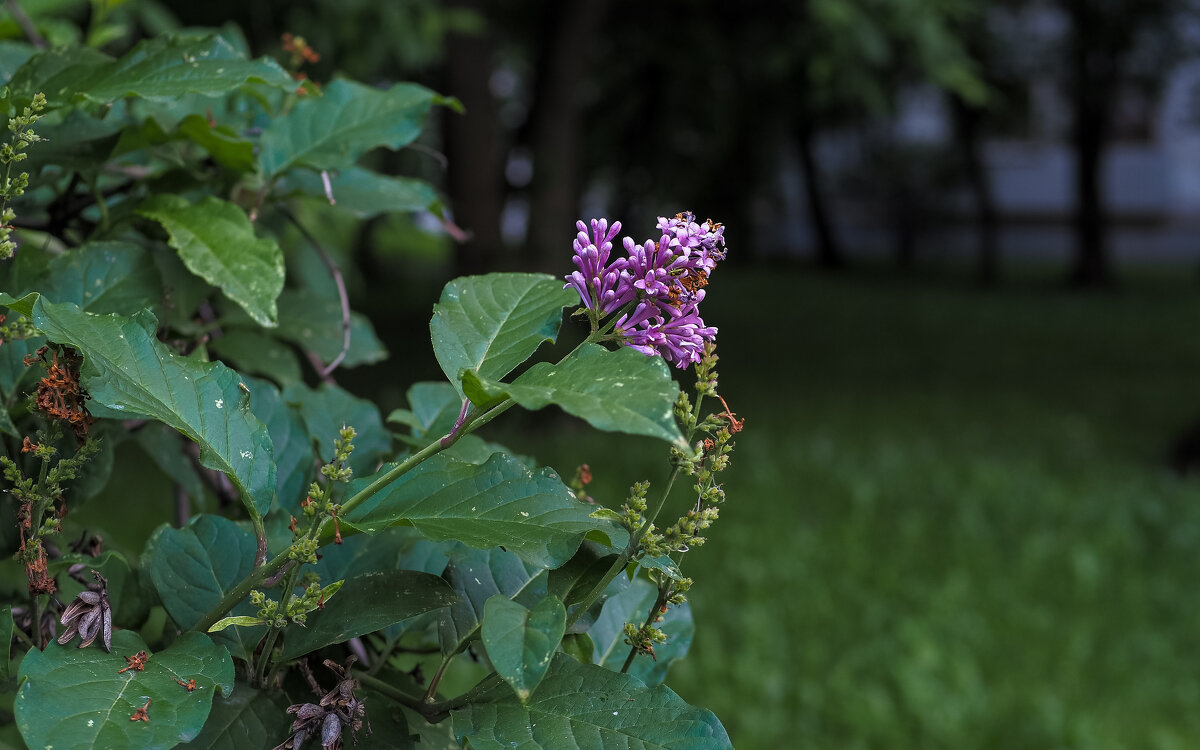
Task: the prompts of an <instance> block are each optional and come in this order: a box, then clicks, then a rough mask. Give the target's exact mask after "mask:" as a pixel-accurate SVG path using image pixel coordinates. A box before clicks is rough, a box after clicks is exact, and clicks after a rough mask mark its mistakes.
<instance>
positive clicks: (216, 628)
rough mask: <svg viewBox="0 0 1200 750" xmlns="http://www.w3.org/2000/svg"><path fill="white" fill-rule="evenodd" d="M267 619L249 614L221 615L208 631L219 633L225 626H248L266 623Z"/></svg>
mask: <svg viewBox="0 0 1200 750" xmlns="http://www.w3.org/2000/svg"><path fill="white" fill-rule="evenodd" d="M266 624H267V621H266V620H264V619H263V618H261V617H251V616H250V615H234V616H232V617H222V618H221V619H220V620H217V621H216V622H214V623H213V625H212V627H211V628H209V629H208V632H210V633H220V632H221V631H222V630H224V629H225V628H229V627H233V626H235V625H236V626H237V627H241V628H250V627H254V626H255V625H266Z"/></svg>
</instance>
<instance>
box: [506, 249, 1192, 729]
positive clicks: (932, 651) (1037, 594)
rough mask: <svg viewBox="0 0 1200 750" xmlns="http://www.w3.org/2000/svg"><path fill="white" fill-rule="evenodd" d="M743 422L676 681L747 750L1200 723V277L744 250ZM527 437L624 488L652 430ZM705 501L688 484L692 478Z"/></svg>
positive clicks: (740, 276)
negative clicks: (755, 268) (827, 269)
mask: <svg viewBox="0 0 1200 750" xmlns="http://www.w3.org/2000/svg"><path fill="white" fill-rule="evenodd" d="M705 305H706V308H707V309H706V313H705V317H706V319H707V320H708V321H709V322H711V323H713V324H715V325H718V326H719V327H720V328H721V334H720V338H719V341H720V343H721V349H720V352H721V354H722V364H723V365H724V366H723V368H722V370H721V371H722V386H723V387H722V392H723V393H724V394H725V395H726V397H727V398H728V399H729V400H730V404H731V406H733V408H734V409H735V410H737V412H738V413H739V414H740V415H742V416H745V417H746V418H747V419H748V422H747V427H746V430H745V432H743V433H742V434H741V435H740V436H739V440H738V451H737V453H736V454H735V456H734V465H733V467H732V468H731V469H730V470H729V472H728V473H727V476H726V482H727V487H726V488H727V491H728V497H729V500H728V502H727V505H726V507H725V508H724V509H723V515H722V519H721V522H720V523H719V524H718V525H717V526H716V527H715V528H714V530H713V534H712V541H711V542H710V544H709V545H708V546H706V547H704V548H702V549H699V550H697V551H696V552H693V553H690V554H689V555H688V558H687V559H686V560H685V572H687V573H688V574H689V575H691V576H692V577H694V578H695V579H696V586H695V588H694V589H693V594H692V603H693V606H694V608H695V614H696V619H697V623H698V628H697V635H696V641H695V645H694V647H693V650H692V653H691V655H690V656H689V657H688V658H687V659H686V660H684V661H683V662H680V663H678V664H677V665H676V666H675V667H674V668H673V669H672V671H671V674H670V676H669V678H668V681H669V683H670V684H672V685H673V686H674V687H675V689H676V690H677V691H678V692H680V693H681V694H682V695H683V696H684V697H685V698H686V699H688V700H689V701H691V702H694V703H697V704H700V705H704V706H707V707H709V708H711V709H713V710H714V711H716V712H717V714H718V715H719V716H720V717H721V718H722V720H723V721H724V723H725V725H726V727H727V728H728V729H729V731H730V734H731V735H732V737H733V739H734V742H735V744H736V745H737V746H738V747H739V748H743V749H745V748H783V747H787V748H793V747H795V748H830V749H836V750H846V749H852V748H888V749H889V750H900V749H902V748H922V749H928V748H972V749H974V748H1006V749H1008V748H1039V749H1041V748H1081V749H1084V748H1086V749H1088V750H1091V749H1095V750H1107V749H1109V748H1112V749H1115V748H1194V747H1197V746H1198V745H1200V711H1197V710H1196V706H1197V705H1198V704H1200V594H1198V593H1197V590H1196V586H1197V582H1198V581H1200V554H1198V551H1200V485H1198V484H1197V482H1200V480H1198V479H1185V478H1181V477H1179V476H1177V475H1175V474H1174V473H1173V472H1171V470H1169V469H1168V468H1167V466H1166V455H1167V453H1168V447H1169V445H1170V443H1171V440H1172V437H1173V436H1174V435H1175V434H1176V433H1177V432H1178V431H1180V430H1182V429H1183V428H1185V427H1186V426H1187V425H1188V424H1189V423H1191V422H1192V421H1193V420H1200V388H1197V383H1198V381H1200V336H1198V335H1197V332H1198V330H1200V327H1198V326H1197V323H1198V322H1200V289H1195V288H1193V287H1192V286H1191V285H1190V284H1189V283H1185V282H1184V281H1182V280H1181V281H1178V282H1173V283H1167V282H1163V281H1161V280H1153V279H1151V280H1143V281H1141V282H1136V283H1131V284H1130V285H1129V286H1127V287H1126V288H1124V289H1123V290H1121V291H1119V292H1116V293H1111V292H1110V293H1100V294H1077V293H1070V292H1067V291H1065V290H1060V289H1058V288H1053V287H1050V286H1049V285H1044V284H1037V283H1032V282H1030V283H1025V284H1022V285H1020V286H1019V287H1017V288H1013V289H1009V290H1006V291H1001V292H992V293H989V292H979V291H975V290H972V289H969V288H968V286H967V285H966V284H965V283H960V282H957V281H952V280H940V281H938V280H934V281H929V280H924V281H920V280H918V281H903V280H901V281H897V280H888V279H883V278H872V277H861V276H859V277H850V278H845V279H828V278H820V277H813V276H811V275H801V274H798V273H773V272H747V271H741V272H734V271H732V270H731V271H729V272H726V271H725V269H722V274H721V275H720V276H719V277H717V278H716V279H714V283H713V285H712V286H711V287H710V296H709V299H708V301H706V303H705ZM519 426H520V425H519V424H514V423H510V425H509V426H508V429H507V430H505V428H504V426H503V425H502V426H501V430H502V431H503V432H505V433H506V434H505V435H504V438H505V439H507V440H508V441H509V442H510V443H513V444H514V447H515V448H517V449H524V450H528V451H530V452H534V453H536V454H537V455H539V457H541V458H543V459H544V460H546V461H547V462H548V463H552V464H554V465H556V466H558V468H559V469H560V470H561V471H563V472H565V473H569V472H570V471H571V468H572V467H573V466H574V465H576V464H578V463H580V462H582V461H587V462H588V463H589V464H590V465H591V467H592V469H593V471H594V473H595V474H596V475H597V481H596V484H595V485H594V486H595V487H596V494H597V496H599V497H601V498H603V499H604V500H605V501H606V502H610V503H614V504H619V502H620V498H621V495H622V493H623V488H624V487H625V486H626V485H627V484H628V483H629V482H631V481H633V480H634V479H636V478H638V477H639V476H643V475H645V476H649V477H650V478H652V479H653V478H660V477H661V476H662V475H663V473H664V470H663V468H662V463H663V453H662V450H661V448H660V447H659V446H656V445H655V444H653V443H652V442H640V441H624V440H621V439H617V440H616V442H618V443H622V444H623V445H625V447H626V449H625V450H624V451H623V452H621V453H619V454H617V455H613V454H612V453H611V449H610V447H611V445H612V444H613V440H612V438H611V436H605V435H596V434H594V433H590V432H588V431H586V430H571V429H569V426H568V432H567V433H566V434H565V435H564V434H562V433H561V432H558V431H555V432H544V433H541V434H539V435H536V436H529V435H528V434H525V435H522V434H519V432H518V429H517V428H518V427H519ZM680 500H681V501H682V500H683V498H680Z"/></svg>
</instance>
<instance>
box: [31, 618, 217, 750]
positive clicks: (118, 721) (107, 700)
mask: <svg viewBox="0 0 1200 750" xmlns="http://www.w3.org/2000/svg"><path fill="white" fill-rule="evenodd" d="M112 640H113V643H112V646H113V648H112V653H105V652H104V650H103V649H99V648H86V649H79V648H74V647H69V646H59V645H58V644H57V643H51V644H50V645H49V646H47V647H46V650H45V651H36V650H34V651H30V652H29V653H27V654H26V655H25V659H24V660H23V661H22V662H21V669H20V674H19V678H20V680H21V687H20V689H19V690H18V692H17V699H16V704H15V706H14V713H15V715H16V723H17V727H18V728H19V729H20V730H21V736H22V737H24V738H25V741H26V742H27V743H28V744H29V746H30V747H37V748H44V747H62V748H68V747H136V748H170V747H174V746H175V745H177V744H178V743H180V742H187V741H189V740H191V739H192V738H194V737H195V736H196V735H197V734H199V732H200V729H201V727H203V726H204V722H205V720H206V719H207V718H208V715H209V711H210V710H211V709H212V702H213V696H214V695H215V691H216V690H220V691H221V692H222V693H229V692H230V691H231V690H232V689H233V660H232V659H230V658H229V653H228V652H227V651H225V649H223V648H221V647H220V646H218V645H216V644H214V643H213V642H212V641H211V640H210V639H209V637H208V636H206V635H204V634H202V633H184V634H183V635H182V636H180V637H179V638H178V639H176V640H175V642H174V643H172V644H171V646H170V647H169V648H167V649H166V650H165V651H161V652H158V653H150V649H149V648H148V647H147V646H146V644H145V643H144V642H142V639H141V638H139V637H138V635H137V634H136V633H134V632H133V631H129V630H121V631H117V632H116V633H114V634H113V639H112ZM139 651H146V652H147V653H149V654H150V658H149V660H148V661H147V662H146V665H145V669H144V671H140V672H139V671H136V670H132V669H131V670H128V671H126V672H123V673H122V672H120V670H121V669H123V668H125V667H126V666H128V665H127V663H126V660H125V658H123V657H128V656H133V655H134V654H136V653H137V652H139ZM178 680H183V681H185V682H186V681H187V680H195V681H196V689H195V690H192V691H190V692H189V691H188V690H187V689H185V688H184V687H183V686H181V685H180V684H179V683H178V682H177V681H178ZM147 701H150V704H149V706H147V707H146V713H147V716H148V717H149V721H130V719H131V717H132V716H133V715H134V712H135V711H137V710H138V709H139V708H142V707H143V706H146V702H147Z"/></svg>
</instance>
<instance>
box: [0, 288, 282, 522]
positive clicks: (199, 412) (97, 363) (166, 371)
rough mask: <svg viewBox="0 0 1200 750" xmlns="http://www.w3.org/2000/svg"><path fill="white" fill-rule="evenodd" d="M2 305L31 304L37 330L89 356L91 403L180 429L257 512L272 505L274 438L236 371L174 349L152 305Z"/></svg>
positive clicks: (86, 372) (2, 297)
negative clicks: (118, 308)
mask: <svg viewBox="0 0 1200 750" xmlns="http://www.w3.org/2000/svg"><path fill="white" fill-rule="evenodd" d="M31 300H32V302H33V304H32V305H30V304H29V303H30V301H31ZM0 305H5V306H7V307H10V308H12V309H14V310H18V311H22V312H23V311H24V310H25V309H29V308H31V309H30V313H31V315H30V317H31V318H32V320H33V325H34V326H35V327H37V328H38V330H40V331H41V332H42V333H44V334H45V335H46V336H47V337H48V338H49V339H50V340H52V341H56V342H58V343H62V344H69V345H70V346H72V347H74V348H75V349H76V350H78V351H79V352H80V353H82V354H83V356H84V364H83V371H82V380H83V385H84V387H85V388H87V390H88V392H89V393H90V394H91V397H92V402H91V403H93V404H97V405H99V406H100V407H104V408H106V409H108V410H111V411H115V412H119V413H121V414H122V415H123V416H127V417H129V418H134V417H148V418H150V419H157V420H159V421H160V422H164V423H166V424H168V425H170V426H171V427H174V428H175V429H176V430H179V431H180V432H182V433H183V434H184V435H187V436H188V437H189V438H191V439H192V440H194V441H195V442H196V443H197V444H198V445H199V446H200V463H202V464H203V465H204V466H207V467H208V468H210V469H216V470H217V471H221V472H224V473H225V474H227V475H228V476H229V478H230V479H231V480H233V483H234V484H235V485H237V486H238V488H239V489H240V490H241V491H242V501H243V502H244V503H245V504H246V508H247V509H248V510H249V511H250V513H251V515H253V516H260V515H262V514H263V513H265V512H266V511H267V509H268V508H270V507H271V499H272V498H273V497H274V495H275V464H274V463H273V462H272V460H271V438H270V436H269V434H268V433H267V428H266V426H264V425H263V423H262V422H260V421H259V420H258V419H257V418H256V417H255V416H254V415H253V414H252V413H251V412H250V407H249V398H248V397H247V396H246V394H243V393H242V391H241V389H240V388H239V387H238V383H239V378H238V375H237V373H236V372H234V371H233V370H230V369H229V368H227V367H225V365H222V364H220V363H219V362H198V361H196V360H194V359H188V358H185V357H178V356H176V355H174V354H172V353H171V351H170V350H169V349H168V348H167V347H166V346H164V345H163V344H162V343H161V342H159V341H158V339H157V338H156V335H155V334H156V333H157V328H158V321H157V320H155V318H154V316H153V315H151V314H150V313H149V312H148V311H145V310H143V311H141V312H139V313H137V314H135V315H133V316H132V317H128V318H122V317H118V316H114V315H92V314H91V313H87V312H84V311H82V310H80V309H79V308H78V307H76V306H75V305H71V304H62V305H57V304H53V303H51V302H47V301H45V300H43V299H41V298H39V297H38V296H37V295H29V296H27V297H26V298H24V299H22V300H13V298H12V297H10V296H9V295H7V294H4V293H0Z"/></svg>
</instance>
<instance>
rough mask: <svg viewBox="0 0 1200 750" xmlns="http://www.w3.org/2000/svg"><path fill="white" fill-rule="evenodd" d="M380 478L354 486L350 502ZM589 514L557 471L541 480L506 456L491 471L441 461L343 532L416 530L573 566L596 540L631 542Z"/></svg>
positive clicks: (423, 468)
mask: <svg viewBox="0 0 1200 750" xmlns="http://www.w3.org/2000/svg"><path fill="white" fill-rule="evenodd" d="M385 470H386V469H385ZM376 478H377V477H367V478H364V479H360V480H356V481H355V482H352V483H351V485H350V488H349V489H348V490H347V497H353V496H354V495H355V494H356V493H357V492H358V491H360V490H361V489H363V488H364V487H366V486H367V485H368V484H370V483H371V482H372V481H373V480H374V479H376ZM588 513H589V510H588V507H587V506H585V505H584V504H582V503H580V502H579V501H578V500H576V499H575V496H574V495H573V494H572V493H571V491H570V490H569V489H567V487H566V486H565V485H564V484H563V483H562V480H561V479H559V477H558V475H557V474H555V473H554V472H553V471H551V470H549V469H543V470H541V471H539V472H537V473H536V474H535V473H533V472H532V471H530V470H529V469H528V468H527V467H525V466H524V465H523V464H522V463H520V462H519V461H518V460H517V459H515V458H513V457H512V456H510V455H507V454H503V453H497V454H495V455H493V456H492V457H491V459H489V460H488V462H487V463H485V464H483V465H478V464H472V463H468V462H466V461H462V460H459V459H455V458H452V457H447V456H443V455H435V456H433V457H432V458H429V459H428V460H426V461H424V462H423V463H421V464H418V465H417V467H416V468H414V469H413V470H412V471H410V472H408V473H407V474H404V475H403V476H401V477H400V478H399V479H397V480H395V481H394V482H392V483H391V484H388V485H387V486H385V487H384V488H383V489H381V490H380V491H379V492H377V493H376V494H375V495H373V496H372V497H370V498H368V499H367V500H365V501H364V502H362V504H360V505H359V506H358V507H355V508H352V509H351V510H350V512H348V513H347V514H346V515H345V518H344V524H343V525H344V526H346V527H350V528H353V529H355V530H358V531H377V530H379V529H383V528H387V527H388V526H394V525H398V524H411V525H412V526H414V527H416V529H417V531H419V532H421V533H422V534H423V535H425V536H426V537H427V538H429V539H432V540H434V541H443V540H447V539H457V540H458V541H460V542H463V543H464V544H467V545H470V546H472V547H476V548H479V549H488V548H490V547H495V546H500V545H502V546H504V547H505V548H506V549H509V550H511V551H512V552H515V553H516V554H517V555H519V556H520V557H521V558H522V559H524V560H526V561H528V562H531V563H534V564H536V565H539V566H541V567H544V568H552V567H556V566H558V565H561V564H562V563H563V562H565V561H566V560H568V559H570V557H571V555H573V554H574V553H575V550H576V549H577V548H578V547H579V544H580V542H581V541H583V537H584V535H586V534H588V533H591V532H598V533H599V534H600V535H601V536H604V537H606V538H607V539H608V540H610V541H612V542H615V543H616V544H624V543H625V541H624V540H625V539H626V538H627V533H626V532H625V530H624V529H623V528H621V527H619V526H617V525H616V524H614V523H612V522H609V521H601V520H597V519H593V518H591V517H589V515H588Z"/></svg>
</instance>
